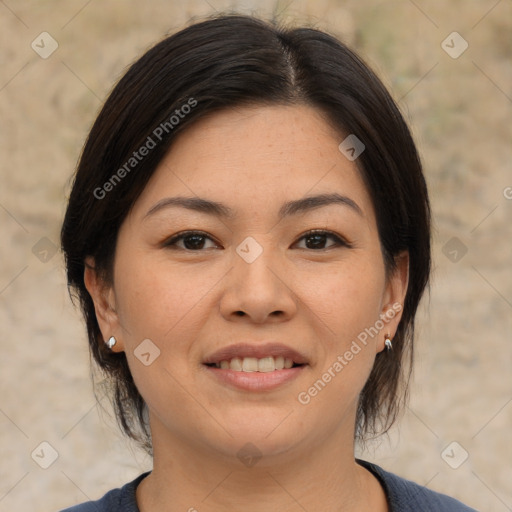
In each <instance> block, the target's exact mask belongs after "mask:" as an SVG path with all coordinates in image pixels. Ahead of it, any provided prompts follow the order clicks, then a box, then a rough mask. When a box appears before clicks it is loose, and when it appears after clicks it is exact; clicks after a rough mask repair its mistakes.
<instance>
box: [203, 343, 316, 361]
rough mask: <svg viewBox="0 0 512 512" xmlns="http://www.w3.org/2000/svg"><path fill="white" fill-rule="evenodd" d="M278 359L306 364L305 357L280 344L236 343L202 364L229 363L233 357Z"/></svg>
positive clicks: (217, 351)
mask: <svg viewBox="0 0 512 512" xmlns="http://www.w3.org/2000/svg"><path fill="white" fill-rule="evenodd" d="M269 356H272V357H279V356H282V357H284V358H288V359H291V360H292V361H293V362H294V363H296V364H306V363H307V362H308V360H307V358H306V356H305V355H303V354H301V353H300V352H297V350H295V349H293V348H290V347H287V346H286V345H283V344H281V343H258V344H257V345H256V344H251V343H237V344H235V345H228V346H227V347H224V348H221V349H219V350H216V351H215V352H213V353H212V354H210V355H209V356H207V357H206V359H205V360H204V364H212V363H220V362H221V361H229V360H231V359H233V358H235V357H239V358H240V359H243V358H244V357H255V358H256V359H263V358H264V357H269Z"/></svg>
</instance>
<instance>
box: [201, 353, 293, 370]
mask: <svg viewBox="0 0 512 512" xmlns="http://www.w3.org/2000/svg"><path fill="white" fill-rule="evenodd" d="M210 366H215V368H221V369H222V370H234V371H235V372H262V373H268V372H274V371H276V370H283V369H285V368H286V369H289V368H293V367H294V366H300V365H298V364H296V363H294V362H293V360H292V359H290V358H288V357H283V356H277V357H273V356H267V357H262V358H260V359H258V358H256V357H244V358H240V357H234V358H233V359H231V360H226V359H225V360H223V361H220V362H218V363H212V364H211V365H210Z"/></svg>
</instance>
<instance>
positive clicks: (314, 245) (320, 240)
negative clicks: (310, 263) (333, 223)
mask: <svg viewBox="0 0 512 512" xmlns="http://www.w3.org/2000/svg"><path fill="white" fill-rule="evenodd" d="M329 238H330V239H331V240H334V244H330V245H329V246H327V247H325V244H326V241H327V240H328V239H329ZM299 240H305V242H306V247H301V249H313V250H318V249H319V250H325V249H330V248H332V247H342V246H343V247H350V244H349V243H347V242H346V241H345V240H343V239H342V238H340V237H339V236H338V235H336V234H334V233H333V232H331V231H322V230H316V231H309V232H308V233H306V234H304V235H303V236H302V237H301V238H300V239H299Z"/></svg>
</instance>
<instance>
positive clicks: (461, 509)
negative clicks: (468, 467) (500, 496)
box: [357, 459, 477, 512]
mask: <svg viewBox="0 0 512 512" xmlns="http://www.w3.org/2000/svg"><path fill="white" fill-rule="evenodd" d="M357 462H358V463H359V464H360V465H361V466H363V467H364V468H366V469H368V470H369V471H370V472H372V473H373V474H374V475H375V476H376V477H377V478H378V479H379V480H380V481H381V483H382V485H383V487H384V489H385V490H386V494H387V496H388V499H389V502H390V506H391V511H392V512H395V511H400V512H422V511H425V512H427V511H428V512H429V511H431V510H435V511H436V512H477V511H476V510H475V509H473V508H470V507H468V506H467V505H464V504H463V503H461V502H460V501H457V500H456V499H454V498H451V497H450V496H446V495H445V494H441V493H438V492H435V491H432V490H431V489H428V488H427V487H423V486H422V485H419V484H417V483H415V482H412V481H410V480H406V479H405V478H402V477H400V476H398V475H395V474H394V473H390V472H389V471H385V470H384V469H382V468H381V467H379V466H377V465H376V464H372V463H370V462H366V461H363V460H359V459H357Z"/></svg>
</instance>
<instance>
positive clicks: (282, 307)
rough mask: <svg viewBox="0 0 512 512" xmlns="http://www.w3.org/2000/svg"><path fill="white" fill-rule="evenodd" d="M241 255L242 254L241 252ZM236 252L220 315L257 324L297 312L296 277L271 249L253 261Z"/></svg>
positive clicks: (231, 319)
mask: <svg viewBox="0 0 512 512" xmlns="http://www.w3.org/2000/svg"><path fill="white" fill-rule="evenodd" d="M240 254H242V253H240ZM240 254H239V253H234V255H233V268H232V269H231V271H230V272H228V274H227V275H226V277H225V279H224V281H223V282H224V287H225V288H224V290H223V294H222V298H221V301H220V311H221V314H222V315H223V316H224V317H225V318H226V319H227V320H230V321H233V320H236V319H241V318H242V317H243V318H245V319H246V321H247V320H249V319H250V321H252V322H254V323H265V322H273V323H276V322H283V321H286V320H289V319H290V318H292V317H293V316H294V315H295V313H296V311H297V299H296V296H295V294H294V292H293V291H292V286H293V276H291V275H290V272H289V271H287V270H286V264H285V263H284V262H283V261H282V259H280V258H279V257H278V255H276V254H275V252H273V251H271V250H270V249H269V248H264V249H263V251H262V252H261V254H259V256H258V257H257V258H256V259H255V260H254V261H251V260H250V259H244V257H242V256H240Z"/></svg>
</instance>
